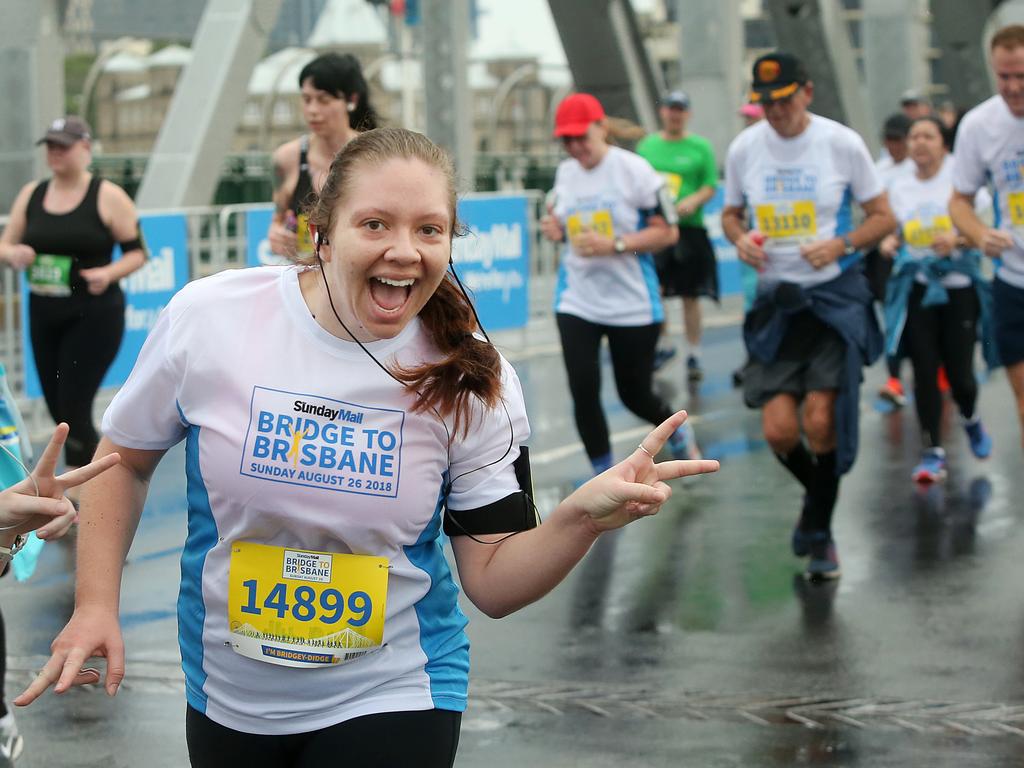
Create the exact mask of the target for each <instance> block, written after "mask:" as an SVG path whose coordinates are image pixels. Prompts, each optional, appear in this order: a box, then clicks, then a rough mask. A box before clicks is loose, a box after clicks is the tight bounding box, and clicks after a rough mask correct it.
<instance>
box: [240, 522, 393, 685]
mask: <svg viewBox="0 0 1024 768" xmlns="http://www.w3.org/2000/svg"><path fill="white" fill-rule="evenodd" d="M388 568H389V566H388V560H387V558H386V557H372V556H370V555H347V554H340V553H337V552H316V551H311V550H304V549H293V548H290V547H277V546H271V545H267V544H256V543H253V542H248V541H237V542H235V543H234V544H232V545H231V567H230V573H229V576H228V627H229V629H230V630H231V645H232V647H233V648H234V649H235V652H236V653H239V654H241V655H242V656H247V657H249V658H251V659H257V660H259V661H266V662H270V663H272V664H281V665H283V666H286V667H327V666H332V665H334V664H344V663H346V662H349V661H353V660H354V659H357V658H359V657H360V656H365V655H366V654H368V653H371V652H373V651H376V650H379V649H380V647H381V646H382V645H383V642H384V609H385V606H386V601H387V594H388Z"/></svg>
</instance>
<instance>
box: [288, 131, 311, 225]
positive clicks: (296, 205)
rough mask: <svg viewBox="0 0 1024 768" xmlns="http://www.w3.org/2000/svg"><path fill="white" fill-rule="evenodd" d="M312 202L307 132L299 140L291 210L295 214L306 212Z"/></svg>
mask: <svg viewBox="0 0 1024 768" xmlns="http://www.w3.org/2000/svg"><path fill="white" fill-rule="evenodd" d="M312 202H313V179H312V177H311V176H310V175H309V134H306V135H304V136H303V137H302V139H300V141H299V178H298V180H297V181H296V182H295V191H294V192H292V199H291V205H290V206H289V207H290V209H291V210H293V211H295V215H296V216H298V215H299V214H300V213H307V212H308V211H309V206H310V204H311V203H312Z"/></svg>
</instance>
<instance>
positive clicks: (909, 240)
mask: <svg viewBox="0 0 1024 768" xmlns="http://www.w3.org/2000/svg"><path fill="white" fill-rule="evenodd" d="M952 194H953V158H952V157H949V156H948V155H947V156H946V158H945V159H944V160H943V161H942V167H941V168H940V169H939V172H938V173H936V174H935V175H934V176H932V177H931V178H930V179H926V180H923V181H922V180H921V179H919V178H918V177H917V172H916V171H911V172H910V173H905V174H903V175H901V176H900V177H899V178H898V179H897V180H896V181H895V182H893V185H892V187H890V188H889V202H890V203H891V204H892V209H893V212H894V213H895V214H896V219H897V221H899V223H900V235H901V240H902V243H903V246H902V247H903V249H904V251H905V252H906V254H907V255H908V256H910V257H911V258H913V259H915V260H918V261H919V260H921V259H923V258H925V257H926V256H935V255H936V254H935V251H934V250H933V249H932V241H933V240H934V239H935V236H936V235H937V234H941V233H948V232H953V231H954V229H953V221H952V219H950V217H949V197H950V195H952ZM962 255H963V254H962V251H960V250H955V251H954V252H953V254H952V258H958V257H960V256H962ZM917 281H918V282H919V283H925V282H927V280H926V279H925V277H924V275H921V274H919V275H918V276H917ZM942 284H943V285H945V286H946V287H947V288H967V287H968V286H969V285H970V284H971V279H970V278H969V277H967V275H961V274H959V273H957V272H954V273H951V274H949V275H947V276H946V277H945V278H943V280H942Z"/></svg>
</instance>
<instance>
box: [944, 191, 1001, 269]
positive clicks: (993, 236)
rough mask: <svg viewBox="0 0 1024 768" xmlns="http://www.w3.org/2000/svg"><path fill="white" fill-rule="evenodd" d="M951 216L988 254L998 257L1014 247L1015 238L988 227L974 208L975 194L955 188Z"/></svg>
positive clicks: (955, 224) (970, 239)
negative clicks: (965, 192) (958, 190)
mask: <svg viewBox="0 0 1024 768" xmlns="http://www.w3.org/2000/svg"><path fill="white" fill-rule="evenodd" d="M949 217H950V218H951V219H952V220H953V226H954V227H956V229H957V230H958V231H959V232H960V234H962V235H963V236H964V237H966V238H967V239H968V241H970V242H971V243H973V244H974V245H976V246H977V247H978V248H980V249H981V250H982V251H983V252H984V253H985V255H986V256H992V257H993V258H994V257H997V256H1000V255H1002V253H1003V251H1005V250H1006V249H1007V248H1011V247H1013V238H1012V237H1011V236H1010V234H1009V233H1008V232H1003V231H1002V230H998V229H993V228H991V227H986V226H985V223H984V222H983V221H982V220H981V219H979V218H978V214H977V212H975V210H974V195H965V194H964V193H963V192H957V191H956V190H953V196H952V197H951V198H950V200H949Z"/></svg>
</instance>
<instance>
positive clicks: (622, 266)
mask: <svg viewBox="0 0 1024 768" xmlns="http://www.w3.org/2000/svg"><path fill="white" fill-rule="evenodd" d="M554 134H555V136H556V137H559V138H561V139H562V144H563V146H564V147H565V150H566V152H568V153H569V157H568V158H567V159H565V160H563V161H562V163H561V164H560V165H559V166H558V171H557V173H556V175H555V187H554V189H553V190H552V196H553V200H552V202H551V203H550V205H549V213H548V215H547V216H545V217H544V218H543V219H542V220H541V231H542V232H543V233H544V235H545V236H546V237H547V238H549V239H550V240H553V241H555V242H558V243H564V246H563V249H562V259H561V265H560V271H559V278H558V290H557V294H556V297H555V311H556V313H557V319H558V332H559V335H560V336H561V340H562V355H563V357H564V360H565V369H566V372H567V374H568V377H569V389H570V391H571V392H572V398H573V405H574V415H575V419H576V428H577V429H578V430H579V433H580V438H581V439H582V440H583V446H584V448H585V449H586V452H587V457H588V458H589V459H590V463H591V466H592V468H593V470H594V474H595V475H596V474H600V473H601V472H604V471H605V470H606V469H608V467H610V466H611V465H612V463H613V460H612V450H611V442H610V438H609V434H608V422H607V421H606V419H605V414H604V410H603V409H602V407H601V362H600V355H599V352H600V348H601V339H602V338H604V337H606V336H607V338H608V346H609V348H610V350H611V359H612V369H613V371H614V374H615V385H616V388H617V389H618V391H619V397H621V398H622V402H623V404H624V405H625V406H626V407H627V408H628V409H629V410H630V411H632V412H633V413H635V414H636V415H637V416H639V417H640V418H642V419H644V420H646V421H649V422H651V423H652V424H658V423H661V422H662V421H664V420H665V418H666V417H667V416H668V415H669V414H671V413H672V409H671V408H669V406H668V404H666V403H665V402H664V401H663V400H662V399H661V398H660V397H658V395H656V394H655V393H654V391H653V390H652V389H651V380H652V371H653V364H654V348H655V345H656V344H657V341H658V334H659V332H660V327H661V322H662V320H663V319H664V316H665V315H664V311H663V309H662V304H661V297H660V296H659V294H658V276H657V273H656V271H655V268H654V257H653V255H652V253H651V252H652V251H654V250H658V249H661V248H665V247H668V246H670V245H672V244H674V243H675V242H676V239H677V238H678V236H679V233H678V230H677V228H676V226H675V224H676V221H677V218H676V211H675V203H674V201H673V200H672V198H671V196H670V195H669V194H668V192H667V191H666V190H665V182H664V180H663V179H662V177H661V176H660V175H659V174H658V173H657V171H655V170H654V169H653V168H652V167H651V165H650V163H648V162H647V161H646V160H644V159H643V158H642V157H640V156H639V155H636V154H634V153H632V152H627V151H626V150H624V149H620V148H619V147H616V146H612V145H610V144H609V143H608V136H609V127H608V120H607V117H606V115H605V111H604V108H603V107H602V106H601V103H600V102H599V101H598V100H597V99H596V98H594V97H593V96H591V95H590V94H588V93H575V94H572V95H571V96H568V97H566V98H565V99H564V100H563V101H562V103H561V104H559V105H558V110H557V112H556V114H555V130H554ZM669 445H670V447H671V449H672V453H673V454H674V455H675V456H676V457H677V458H683V457H686V458H697V457H699V455H700V454H699V451H698V449H697V442H696V439H695V438H694V436H693V432H692V429H691V428H690V427H689V425H688V424H684V425H682V426H681V427H680V428H679V429H677V430H676V432H675V433H674V434H673V435H672V437H671V438H670V439H669Z"/></svg>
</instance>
